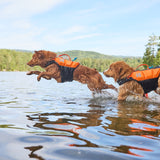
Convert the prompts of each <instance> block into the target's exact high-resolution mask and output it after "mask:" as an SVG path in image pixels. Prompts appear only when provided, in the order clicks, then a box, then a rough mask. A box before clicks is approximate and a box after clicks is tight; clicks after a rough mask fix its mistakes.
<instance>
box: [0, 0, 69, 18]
mask: <svg viewBox="0 0 160 160" xmlns="http://www.w3.org/2000/svg"><path fill="white" fill-rule="evenodd" d="M64 1H66V0H5V1H4V2H2V1H1V2H0V5H1V7H0V18H4V19H5V18H17V17H28V16H31V15H34V14H37V13H41V12H45V11H47V10H50V9H51V8H53V7H54V6H56V5H58V4H60V3H62V2H64Z"/></svg>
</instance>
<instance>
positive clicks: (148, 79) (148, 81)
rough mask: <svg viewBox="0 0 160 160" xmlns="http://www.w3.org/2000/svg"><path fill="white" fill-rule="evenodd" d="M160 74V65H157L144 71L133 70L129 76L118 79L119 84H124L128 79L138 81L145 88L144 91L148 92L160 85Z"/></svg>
mask: <svg viewBox="0 0 160 160" xmlns="http://www.w3.org/2000/svg"><path fill="white" fill-rule="evenodd" d="M159 76H160V67H155V68H151V69H147V70H142V71H135V72H133V73H132V74H131V75H130V76H129V77H128V78H124V79H121V80H118V81H117V82H118V83H119V85H122V84H124V83H126V82H128V81H131V80H134V81H136V82H138V83H139V84H140V85H141V86H142V87H143V90H144V93H148V92H150V91H152V90H156V88H157V87H158V78H159Z"/></svg>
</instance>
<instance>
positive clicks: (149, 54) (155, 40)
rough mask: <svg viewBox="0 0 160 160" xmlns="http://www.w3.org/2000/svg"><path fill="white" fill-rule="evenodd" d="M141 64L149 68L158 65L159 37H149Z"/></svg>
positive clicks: (159, 52)
mask: <svg viewBox="0 0 160 160" xmlns="http://www.w3.org/2000/svg"><path fill="white" fill-rule="evenodd" d="M143 63H145V64H148V65H149V66H150V67H155V66H159V65H160V36H156V35H154V34H152V35H151V36H149V39H148V43H147V44H146V51H145V53H144V56H143Z"/></svg>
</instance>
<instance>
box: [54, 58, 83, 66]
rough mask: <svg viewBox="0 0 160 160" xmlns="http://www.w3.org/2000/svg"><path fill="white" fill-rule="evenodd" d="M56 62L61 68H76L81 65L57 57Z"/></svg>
mask: <svg viewBox="0 0 160 160" xmlns="http://www.w3.org/2000/svg"><path fill="white" fill-rule="evenodd" d="M54 61H55V62H56V63H57V64H58V65H60V66H64V67H70V68H76V67H77V66H79V64H80V63H79V62H73V61H70V60H67V59H64V58H61V57H56V58H55V59H54Z"/></svg>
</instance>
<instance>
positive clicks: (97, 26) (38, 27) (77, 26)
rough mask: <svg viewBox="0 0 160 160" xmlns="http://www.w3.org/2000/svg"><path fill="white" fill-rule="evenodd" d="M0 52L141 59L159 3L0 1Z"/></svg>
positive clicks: (157, 25)
mask: <svg viewBox="0 0 160 160" xmlns="http://www.w3.org/2000/svg"><path fill="white" fill-rule="evenodd" d="M0 22H1V23H0V48H7V49H25V50H40V49H45V50H50V51H55V52H57V51H66V50H86V51H96V52H100V53H102V54H108V55H123V56H128V55H131V56H143V54H144V52H145V44H146V43H147V41H148V37H149V36H151V35H152V34H155V35H157V36H160V0H112V1H111V0H0Z"/></svg>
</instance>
